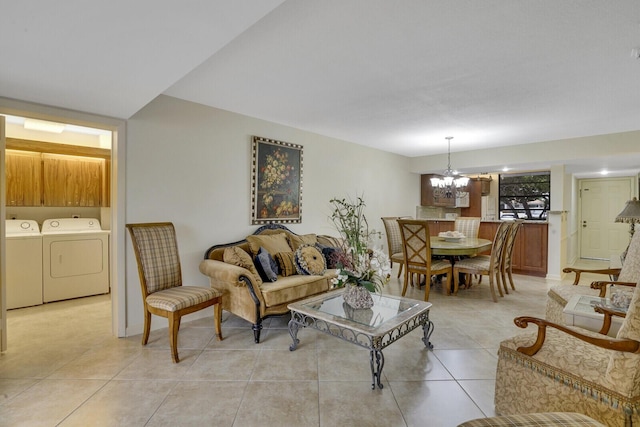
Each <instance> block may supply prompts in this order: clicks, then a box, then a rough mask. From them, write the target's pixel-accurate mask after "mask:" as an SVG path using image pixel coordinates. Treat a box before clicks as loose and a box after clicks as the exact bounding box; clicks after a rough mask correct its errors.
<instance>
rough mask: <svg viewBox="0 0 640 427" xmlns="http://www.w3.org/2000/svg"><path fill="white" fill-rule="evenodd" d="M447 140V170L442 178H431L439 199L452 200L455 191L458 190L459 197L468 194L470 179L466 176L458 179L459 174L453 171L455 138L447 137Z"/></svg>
mask: <svg viewBox="0 0 640 427" xmlns="http://www.w3.org/2000/svg"><path fill="white" fill-rule="evenodd" d="M445 139H446V140H447V143H448V145H449V147H448V149H447V170H445V171H444V176H443V177H442V178H437V177H434V178H431V186H432V187H433V188H434V190H435V191H436V196H437V197H446V198H451V197H453V190H454V189H456V192H457V193H458V194H459V195H463V194H464V193H466V186H467V184H469V178H467V177H465V176H460V177H457V174H456V173H454V172H453V170H452V169H451V140H452V139H453V137H452V136H447V137H446V138H445ZM463 189H465V190H463Z"/></svg>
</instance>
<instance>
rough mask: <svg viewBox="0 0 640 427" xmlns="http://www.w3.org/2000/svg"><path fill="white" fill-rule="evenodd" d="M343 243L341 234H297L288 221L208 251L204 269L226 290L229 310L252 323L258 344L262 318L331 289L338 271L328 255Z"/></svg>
mask: <svg viewBox="0 0 640 427" xmlns="http://www.w3.org/2000/svg"><path fill="white" fill-rule="evenodd" d="M340 245H341V240H340V239H339V238H335V237H331V236H323V235H320V236H318V235H316V234H305V235H298V234H296V233H294V232H292V231H291V230H289V229H288V228H286V227H285V226H283V225H280V224H267V225H264V226H262V227H260V228H258V229H257V230H256V231H255V232H254V233H253V234H252V235H250V236H247V238H245V239H243V240H240V241H238V242H234V243H226V244H220V245H214V246H212V247H210V248H209V249H207V251H206V252H205V256H204V260H203V261H202V262H201V263H200V272H201V273H202V274H204V275H206V276H208V277H209V281H210V284H211V287H212V288H214V289H216V290H218V291H221V292H223V294H224V296H223V299H222V308H223V309H224V310H227V311H229V312H231V313H233V314H235V315H237V316H239V317H242V318H243V319H245V320H247V321H249V322H251V323H252V324H253V334H254V340H255V342H256V343H259V342H260V332H261V330H262V321H263V319H265V318H267V317H270V316H275V315H282V314H285V313H287V312H288V311H289V309H288V308H287V305H288V304H290V303H292V302H295V301H299V300H301V299H304V298H307V297H310V296H312V295H317V294H320V293H323V292H327V291H328V290H330V289H331V286H332V284H331V279H332V278H334V277H336V271H335V270H334V269H327V268H326V267H327V259H330V257H331V254H332V253H334V252H335V251H337V250H338V249H336V248H338V247H339V246H340ZM330 264H331V263H330ZM265 270H266V271H265Z"/></svg>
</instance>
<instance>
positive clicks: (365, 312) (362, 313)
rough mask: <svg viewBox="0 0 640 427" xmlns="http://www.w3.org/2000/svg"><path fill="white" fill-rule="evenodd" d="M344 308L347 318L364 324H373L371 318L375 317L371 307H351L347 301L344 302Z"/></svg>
mask: <svg viewBox="0 0 640 427" xmlns="http://www.w3.org/2000/svg"><path fill="white" fill-rule="evenodd" d="M342 309H343V310H344V315H345V316H346V318H347V319H349V320H353V321H354V322H358V323H362V324H363V325H371V319H373V310H372V309H370V308H358V309H355V308H353V307H351V306H350V305H349V304H347V303H346V302H343V303H342Z"/></svg>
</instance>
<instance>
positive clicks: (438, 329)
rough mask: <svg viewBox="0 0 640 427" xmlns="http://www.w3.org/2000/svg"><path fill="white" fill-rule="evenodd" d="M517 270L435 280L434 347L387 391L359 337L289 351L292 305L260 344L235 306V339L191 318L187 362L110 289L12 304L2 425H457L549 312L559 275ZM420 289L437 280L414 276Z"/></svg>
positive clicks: (486, 411)
mask: <svg viewBox="0 0 640 427" xmlns="http://www.w3.org/2000/svg"><path fill="white" fill-rule="evenodd" d="M580 266H581V267H587V268H602V267H604V266H606V263H605V265H603V263H601V262H583V263H581V265H580ZM396 268H397V267H396ZM396 271H397V270H394V273H395V272H396ZM515 277H516V283H517V290H516V291H515V292H511V293H510V294H509V295H507V296H505V297H504V298H500V300H499V302H498V303H493V302H492V301H491V297H490V293H489V288H488V285H487V282H488V280H487V278H486V277H485V278H484V279H483V283H482V284H481V285H475V286H473V287H472V288H471V289H462V290H460V292H459V295H458V296H457V297H456V296H449V297H447V296H446V295H445V294H444V292H443V289H442V286H441V285H436V286H435V287H434V288H432V290H431V297H430V300H431V302H432V303H433V307H432V310H431V319H432V320H433V322H434V323H435V331H434V334H433V336H432V342H433V344H434V346H435V348H434V351H433V352H431V351H428V350H427V349H426V348H425V346H424V344H423V343H422V341H421V340H420V338H421V335H420V332H421V331H420V330H416V331H414V332H412V333H411V334H409V335H408V336H406V337H404V338H403V339H401V340H399V341H398V342H396V343H394V344H393V345H391V346H390V347H388V348H387V349H385V350H384V355H385V366H384V371H383V384H384V389H382V390H378V389H376V390H371V372H370V368H369V361H368V360H369V354H368V352H367V351H366V350H364V349H360V348H359V347H356V346H353V345H352V344H349V343H345V342H342V341H340V340H337V339H335V338H333V337H329V336H326V335H323V334H321V333H318V332H315V331H311V330H301V331H300V332H299V334H298V338H299V339H300V345H299V346H298V349H297V350H296V351H294V352H290V351H289V349H288V348H289V344H290V342H291V338H290V336H289V334H288V330H287V322H288V318H287V317H279V318H272V319H268V320H267V321H266V322H265V325H264V326H265V329H264V330H263V333H262V342H261V343H260V344H258V345H256V344H254V343H253V333H252V331H251V328H250V325H249V324H248V323H247V322H245V321H244V320H242V319H239V318H237V317H235V316H232V315H230V314H229V313H226V312H225V313H224V317H223V319H224V323H223V335H224V340H223V341H217V340H216V338H215V333H214V327H213V316H211V317H209V318H204V319H198V320H194V321H191V322H186V321H185V322H183V324H182V327H181V329H180V336H179V347H180V357H181V362H180V363H179V364H173V363H172V362H171V357H170V353H169V347H168V337H167V335H168V334H167V329H166V328H163V329H160V330H156V331H153V332H152V333H151V337H150V342H149V344H148V345H147V346H146V347H142V346H141V345H140V336H134V337H129V338H120V339H118V338H114V337H112V336H111V335H110V303H109V297H108V296H98V297H90V298H82V299H78V300H73V301H64V302H58V303H52V304H46V305H43V306H39V307H32V308H26V309H19V310H12V311H9V313H8V316H7V317H8V333H9V335H8V341H9V350H8V351H7V352H6V353H5V354H2V356H0V425H2V426H5V425H6V426H19V425H25V426H38V425H42V426H55V425H61V426H103V425H104V426H107V425H114V426H116V425H118V426H121V425H126V426H177V425H179V426H188V425H194V426H202V425H215V426H236V427H237V426H241V427H245V426H364V425H366V426H385V427H387V426H426V425H429V426H445V427H446V426H455V425H457V424H458V423H460V422H462V421H465V420H469V419H472V418H478V417H483V416H493V415H495V413H494V408H493V389H494V382H495V368H496V362H497V356H496V351H497V348H498V345H499V343H500V341H501V340H502V339H504V338H506V337H509V336H512V335H514V334H516V333H518V332H520V331H521V330H519V329H518V328H517V327H516V326H515V325H514V324H513V318H514V317H516V316H519V315H532V316H539V317H543V316H544V307H545V302H546V292H547V290H548V288H549V287H550V286H553V285H555V284H557V282H554V281H547V280H545V279H542V278H536V277H530V276H519V275H516V276H515ZM598 278H600V279H602V277H601V276H599V277H598ZM568 281H569V278H567V279H566V280H565V282H568ZM583 281H585V282H587V283H588V281H589V277H585V278H584V279H583ZM401 283H402V281H401V279H396V278H395V274H394V277H393V278H392V280H391V283H390V284H389V285H387V286H386V287H385V289H384V292H386V293H390V294H394V295H399V294H400V291H401V289H402V286H401ZM407 296H409V297H412V298H418V299H421V298H423V296H424V291H423V290H418V289H415V288H409V290H408V292H407ZM153 322H154V323H156V324H157V322H166V320H165V319H160V318H155V317H154V319H153Z"/></svg>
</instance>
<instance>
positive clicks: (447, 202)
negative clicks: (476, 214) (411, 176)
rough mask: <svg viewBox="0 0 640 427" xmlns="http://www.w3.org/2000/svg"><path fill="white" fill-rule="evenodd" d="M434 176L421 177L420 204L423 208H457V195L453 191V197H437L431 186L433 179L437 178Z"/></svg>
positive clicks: (424, 175)
mask: <svg viewBox="0 0 640 427" xmlns="http://www.w3.org/2000/svg"><path fill="white" fill-rule="evenodd" d="M437 176H438V175H434V174H423V175H421V176H420V204H421V205H422V206H445V207H455V205H456V193H455V189H453V194H452V195H451V197H436V194H435V192H434V190H433V187H432V186H431V181H430V180H431V178H433V177H437Z"/></svg>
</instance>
